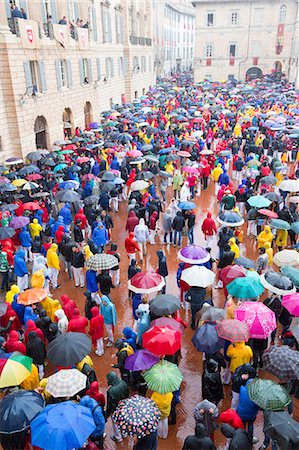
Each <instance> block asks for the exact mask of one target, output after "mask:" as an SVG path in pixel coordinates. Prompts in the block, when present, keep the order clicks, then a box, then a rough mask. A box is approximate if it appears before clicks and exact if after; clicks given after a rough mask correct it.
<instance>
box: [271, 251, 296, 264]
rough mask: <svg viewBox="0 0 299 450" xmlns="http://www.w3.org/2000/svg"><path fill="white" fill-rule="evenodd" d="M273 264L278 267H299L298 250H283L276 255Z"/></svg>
mask: <svg viewBox="0 0 299 450" xmlns="http://www.w3.org/2000/svg"><path fill="white" fill-rule="evenodd" d="M273 262H274V264H275V265H276V266H278V267H283V266H297V265H298V264H299V253H297V251H296V250H281V252H277V253H276V254H275V255H274V258H273Z"/></svg>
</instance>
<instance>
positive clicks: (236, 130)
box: [234, 122, 242, 138]
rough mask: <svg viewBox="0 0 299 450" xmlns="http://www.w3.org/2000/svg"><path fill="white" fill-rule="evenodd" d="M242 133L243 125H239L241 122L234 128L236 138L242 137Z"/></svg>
mask: <svg viewBox="0 0 299 450" xmlns="http://www.w3.org/2000/svg"><path fill="white" fill-rule="evenodd" d="M241 133H242V128H241V125H240V124H239V122H237V123H236V125H235V128H234V136H235V137H236V138H237V137H239V136H241Z"/></svg>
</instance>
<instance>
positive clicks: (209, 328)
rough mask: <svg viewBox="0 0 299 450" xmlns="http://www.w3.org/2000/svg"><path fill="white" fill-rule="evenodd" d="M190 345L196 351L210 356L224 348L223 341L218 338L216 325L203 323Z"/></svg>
mask: <svg viewBox="0 0 299 450" xmlns="http://www.w3.org/2000/svg"><path fill="white" fill-rule="evenodd" d="M192 343H193V345H194V347H195V348H196V350H197V351H199V352H203V353H208V354H212V353H215V352H217V351H218V350H219V349H220V348H222V347H224V339H221V338H220V337H219V336H218V333H217V330H216V323H211V322H205V323H204V324H203V325H202V326H201V327H200V328H198V330H196V331H195V333H194V336H193V338H192Z"/></svg>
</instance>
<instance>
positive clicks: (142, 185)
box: [131, 180, 149, 191]
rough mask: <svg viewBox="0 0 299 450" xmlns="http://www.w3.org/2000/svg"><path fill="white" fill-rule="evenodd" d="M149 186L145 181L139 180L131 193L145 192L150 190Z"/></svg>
mask: <svg viewBox="0 0 299 450" xmlns="http://www.w3.org/2000/svg"><path fill="white" fill-rule="evenodd" d="M148 186H149V184H148V183H147V181H144V180H137V181H134V182H133V183H132V184H131V191H143V190H144V189H146V188H148Z"/></svg>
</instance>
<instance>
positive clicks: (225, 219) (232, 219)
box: [217, 211, 244, 227]
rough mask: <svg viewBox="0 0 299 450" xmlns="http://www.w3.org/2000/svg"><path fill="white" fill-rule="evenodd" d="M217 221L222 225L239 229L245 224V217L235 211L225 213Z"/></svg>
mask: <svg viewBox="0 0 299 450" xmlns="http://www.w3.org/2000/svg"><path fill="white" fill-rule="evenodd" d="M217 220H218V222H219V223H221V225H225V226H227V227H239V226H241V225H243V223H244V219H243V217H242V216H241V215H240V214H238V213H237V212H235V211H224V212H223V213H221V214H220V215H219V216H218V217H217Z"/></svg>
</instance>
